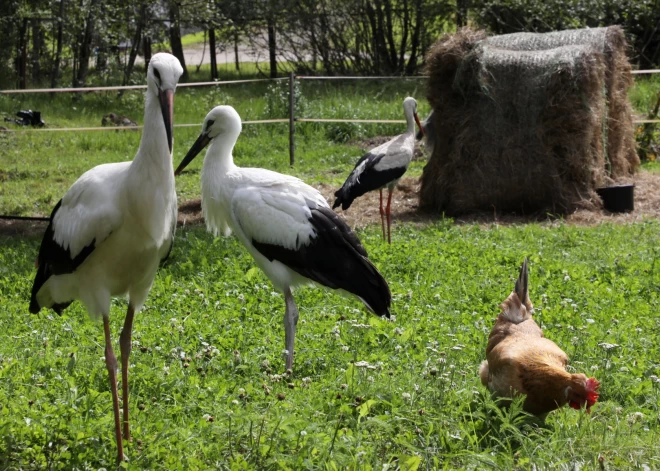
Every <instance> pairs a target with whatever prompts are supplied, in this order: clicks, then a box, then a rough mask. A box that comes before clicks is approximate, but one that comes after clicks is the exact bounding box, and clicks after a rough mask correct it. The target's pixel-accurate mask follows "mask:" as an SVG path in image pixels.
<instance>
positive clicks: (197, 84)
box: [0, 77, 287, 95]
mask: <svg viewBox="0 0 660 471" xmlns="http://www.w3.org/2000/svg"><path fill="white" fill-rule="evenodd" d="M277 80H287V77H277V78H263V79H244V80H225V81H221V82H220V81H218V82H215V81H214V82H191V83H180V84H178V85H177V88H186V87H210V86H213V85H233V84H237V83H255V82H272V81H277ZM146 88H147V86H146V85H118V86H115V87H80V88H29V89H17V90H0V94H4V95H19V94H30V93H88V92H112V91H125V90H145V89H146Z"/></svg>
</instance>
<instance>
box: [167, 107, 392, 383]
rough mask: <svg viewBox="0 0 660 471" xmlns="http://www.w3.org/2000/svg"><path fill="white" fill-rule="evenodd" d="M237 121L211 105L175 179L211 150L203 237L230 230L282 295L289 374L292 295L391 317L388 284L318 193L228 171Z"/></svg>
mask: <svg viewBox="0 0 660 471" xmlns="http://www.w3.org/2000/svg"><path fill="white" fill-rule="evenodd" d="M240 133H241V118H240V116H239V115H238V113H237V112H236V110H235V109H234V108H232V107H231V106H217V107H215V108H214V109H213V110H211V112H209V114H208V115H206V119H205V120H204V124H203V126H202V133H201V135H200V136H199V138H198V139H197V141H195V143H194V144H193V146H192V147H191V148H190V150H189V151H188V153H187V154H186V156H185V157H184V158H183V160H182V161H181V163H180V164H179V167H178V168H177V169H176V172H175V175H178V174H179V173H180V172H181V171H182V170H183V169H184V168H185V167H186V166H187V165H188V164H189V163H190V162H191V161H192V160H193V159H194V158H195V156H196V155H197V154H199V153H200V152H201V151H202V149H204V147H206V145H208V144H210V146H209V149H208V151H207V152H206V158H205V159H204V166H203V169H202V177H201V179H202V211H203V215H204V218H205V219H206V225H207V228H208V229H209V231H212V232H213V233H215V234H216V235H217V234H218V233H223V234H224V235H225V236H229V235H230V234H231V232H232V231H233V232H234V233H235V234H236V236H237V237H238V239H239V240H240V241H241V243H243V245H245V247H246V248H247V249H248V251H249V252H250V255H252V257H253V258H254V260H255V262H256V263H257V265H258V266H259V268H261V269H262V270H263V271H264V273H265V274H266V276H267V277H268V278H269V279H270V280H271V282H272V283H273V285H274V286H275V288H276V289H278V290H280V291H282V292H283V293H284V302H285V304H286V312H285V314H284V329H285V348H286V368H287V370H288V369H291V368H292V367H293V346H294V340H295V335H296V324H297V322H298V309H297V308H296V304H295V302H294V299H293V295H292V294H291V289H292V288H295V287H296V286H300V285H303V284H309V283H310V282H315V283H317V284H320V285H323V286H326V287H328V288H331V289H337V290H342V291H344V292H349V293H352V294H354V295H355V296H357V297H358V298H359V299H360V300H361V301H362V302H363V303H364V304H365V305H366V306H367V308H369V309H370V310H371V311H373V312H374V313H376V314H378V315H380V316H387V317H389V307H390V302H391V297H392V296H391V294H390V289H389V287H388V285H387V282H386V281H385V279H384V278H383V277H382V275H381V274H380V273H379V272H378V270H377V269H376V267H374V266H373V265H372V264H371V262H370V261H369V259H368V258H367V252H366V251H365V250H364V247H362V245H361V244H360V241H359V240H358V238H357V236H356V235H355V234H354V233H353V232H352V231H351V230H350V228H349V227H348V226H347V225H346V223H345V222H344V221H342V220H341V219H340V218H339V217H338V216H337V214H336V213H335V212H334V211H332V210H331V209H330V206H329V205H328V203H327V202H326V200H325V199H324V198H323V196H321V194H320V193H319V192H318V191H317V190H316V189H314V188H312V187H311V186H308V185H306V184H305V183H304V182H302V181H301V180H299V179H297V178H295V177H291V176H288V175H282V174H280V173H276V172H272V171H270V170H265V169H261V168H240V167H237V166H236V165H234V160H233V157H232V150H233V148H234V145H235V144H236V141H237V139H238V136H239V134H240Z"/></svg>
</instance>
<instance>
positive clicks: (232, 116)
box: [174, 105, 242, 175]
mask: <svg viewBox="0 0 660 471" xmlns="http://www.w3.org/2000/svg"><path fill="white" fill-rule="evenodd" d="M241 130H242V125H241V117H240V116H239V115H238V113H237V112H236V110H235V109H234V108H233V107H231V106H229V105H223V106H216V107H215V108H213V109H212V110H211V111H209V114H207V115H206V118H204V124H202V133H201V134H200V135H199V137H198V138H197V140H196V141H195V143H194V144H193V145H192V147H191V148H190V150H189V151H188V153H187V154H186V156H185V157H184V158H183V160H182V161H181V163H180V164H179V166H178V167H177V169H176V171H175V172H174V175H179V174H180V173H181V172H182V171H183V169H184V168H186V167H187V166H188V164H189V163H190V162H192V161H193V159H194V158H195V157H197V154H199V153H200V152H201V151H202V150H204V148H205V147H206V146H207V145H208V144H209V143H210V142H212V141H214V140H216V139H221V140H227V141H229V142H231V143H232V145H233V144H234V143H235V142H236V139H238V136H239V134H240V133H241Z"/></svg>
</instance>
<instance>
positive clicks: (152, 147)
mask: <svg viewBox="0 0 660 471" xmlns="http://www.w3.org/2000/svg"><path fill="white" fill-rule="evenodd" d="M133 162H134V163H135V164H136V165H141V164H143V163H146V164H147V165H148V166H149V167H158V168H163V169H165V170H168V169H169V170H170V172H173V170H172V155H171V154H170V149H169V147H168V144H167V132H166V131H165V122H164V121H163V113H162V112H161V109H160V103H159V101H158V96H157V94H156V93H155V92H154V91H153V90H151V89H149V90H147V94H146V99H145V103H144V127H143V128H142V138H141V139H140V147H139V148H138V151H137V154H136V155H135V159H134V160H133Z"/></svg>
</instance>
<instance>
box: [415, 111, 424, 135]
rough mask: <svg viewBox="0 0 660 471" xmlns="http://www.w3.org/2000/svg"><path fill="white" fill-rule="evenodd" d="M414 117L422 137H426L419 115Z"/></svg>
mask: <svg viewBox="0 0 660 471" xmlns="http://www.w3.org/2000/svg"><path fill="white" fill-rule="evenodd" d="M414 116H415V121H416V122H417V126H418V127H419V132H421V133H422V136H424V128H423V127H422V123H421V122H420V121H419V115H418V114H417V113H415V114H414Z"/></svg>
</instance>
